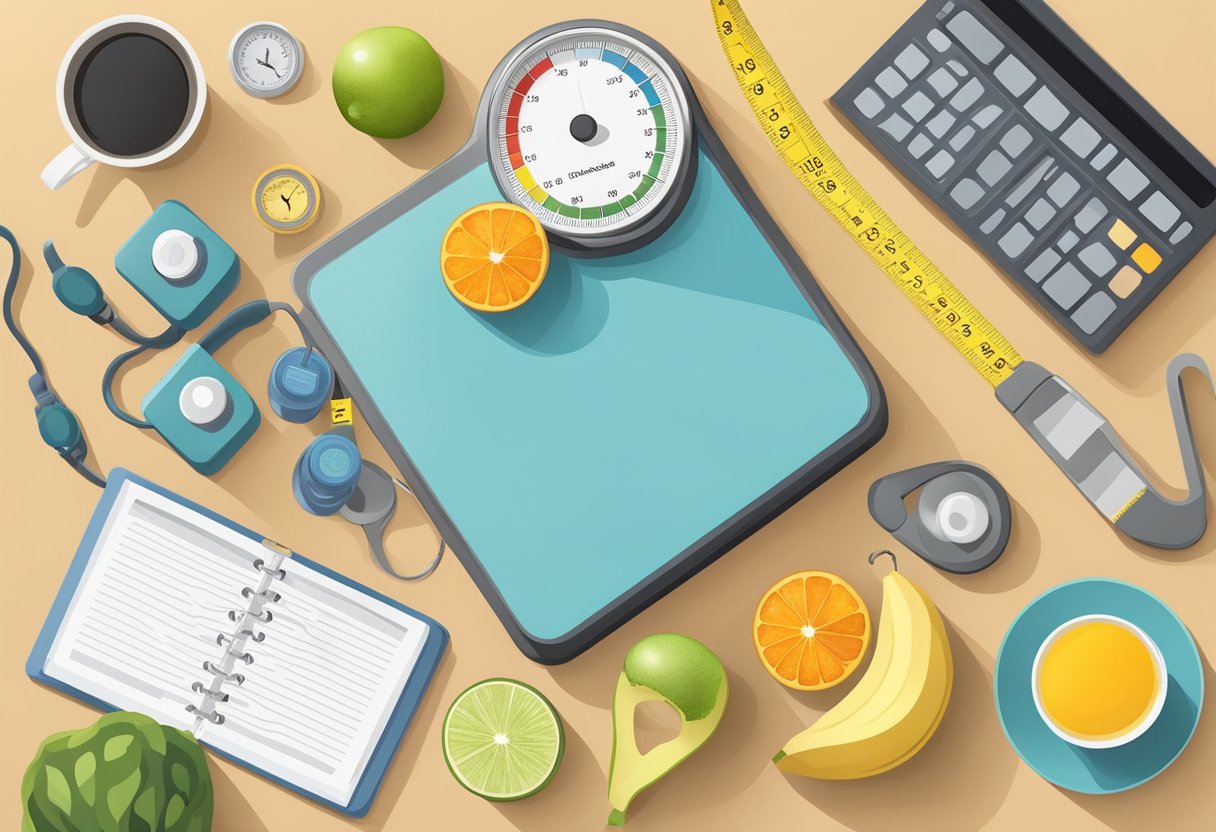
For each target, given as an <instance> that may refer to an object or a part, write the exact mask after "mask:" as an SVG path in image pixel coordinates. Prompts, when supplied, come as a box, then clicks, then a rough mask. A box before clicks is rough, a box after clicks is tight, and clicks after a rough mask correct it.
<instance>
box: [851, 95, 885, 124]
mask: <svg viewBox="0 0 1216 832" xmlns="http://www.w3.org/2000/svg"><path fill="white" fill-rule="evenodd" d="M853 106H855V107H856V108H857V109H858V110H860V111H861V114H862V115H863V116H865V117H866V118H874V116H876V115H878V114H879V113H881V112H882V108H883V106H884V105H883V103H882V96H881V95H879V94H878V93H877V92H875V91H874V88H873V87H866V88H865V89H864V90H862V91H861V92H860V93H859V94H858V95H857V97H856V98H854V99H853Z"/></svg>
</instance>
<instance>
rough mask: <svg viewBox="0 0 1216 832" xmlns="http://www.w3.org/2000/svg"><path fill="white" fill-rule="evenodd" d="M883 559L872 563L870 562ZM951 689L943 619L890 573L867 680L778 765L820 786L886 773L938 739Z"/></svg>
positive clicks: (792, 743) (795, 741) (781, 755)
mask: <svg viewBox="0 0 1216 832" xmlns="http://www.w3.org/2000/svg"><path fill="white" fill-rule="evenodd" d="M883 553H884V554H891V553H890V552H885V551H884V552H883ZM878 554H879V553H875V554H874V555H871V556H870V562H871V563H873V562H874V558H875V557H876V556H877V555H878ZM891 559H892V560H894V559H895V556H894V555H891ZM953 683H954V661H953V658H952V657H951V654H950V642H949V640H948V638H947V636H946V629H945V624H944V623H943V621H942V617H941V614H940V613H939V612H938V611H937V607H936V606H934V604H933V602H932V601H931V600H929V598H928V596H927V595H925V594H924V592H922V591H921V590H920V588H919V587H917V586H916V585H915V584H913V583H912V582H911V581H909V580H908V579H907V578H905V577H904V576H903V575H901V574H899V572H898V571H896V570H894V569H893V570H892V571H891V572H890V573H888V574H887V576H886V577H885V578H883V599H882V611H881V617H880V619H879V624H878V641H877V644H876V645H875V648H874V657H873V658H872V659H871V661H870V666H869V668H867V670H866V674H865V676H863V677H862V678H861V680H860V681H859V682H858V683H857V685H856V686H855V687H854V688H853V690H852V691H850V692H849V694H848V695H847V696H846V697H845V698H844V699H842V700H840V702H839V703H838V704H837V705H836V707H835V708H833V709H832V710H830V711H828V712H827V713H826V714H824V715H823V716H822V717H820V718H819V719H818V720H817V721H816V722H815V723H814V724H813V725H811V727H809V728H807V729H806V730H805V731H802V732H801V733H799V734H796V735H795V736H793V737H791V738H790V740H789V742H787V743H786V744H785V746H784V747H783V748H782V749H781V751H779V752H778V753H777V756H775V757H774V758H773V761H774V762H775V763H776V764H777V768H779V769H780V770H782V771H785V772H789V773H791V774H801V775H803V776H806V777H815V778H818V779H821V780H852V779H857V778H860V777H871V776H873V775H875V774H881V773H882V772H884V771H889V770H890V769H893V768H895V767H896V766H898V765H900V764H901V763H903V762H905V761H906V760H908V759H909V758H910V757H912V756H913V755H914V754H916V752H917V751H919V750H920V749H921V748H922V747H924V745H925V743H927V742H928V741H929V738H930V737H932V736H933V733H934V731H936V730H937V726H938V725H939V724H940V723H941V720H942V717H943V716H944V715H945V712H946V705H947V703H949V701H950V690H951V687H952V686H953Z"/></svg>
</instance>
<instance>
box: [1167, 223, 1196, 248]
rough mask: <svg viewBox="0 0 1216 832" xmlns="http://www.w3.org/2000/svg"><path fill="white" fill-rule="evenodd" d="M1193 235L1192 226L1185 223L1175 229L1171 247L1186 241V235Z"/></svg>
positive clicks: (1171, 238)
mask: <svg viewBox="0 0 1216 832" xmlns="http://www.w3.org/2000/svg"><path fill="white" fill-rule="evenodd" d="M1190 233H1191V224H1190V223H1189V222H1184V223H1183V224H1182V225H1180V226H1178V227H1177V228H1175V229H1174V233H1173V234H1171V235H1170V245H1174V246H1176V245H1178V244H1179V243H1181V242H1182V241H1183V240H1185V239H1186V235H1187V234H1190Z"/></svg>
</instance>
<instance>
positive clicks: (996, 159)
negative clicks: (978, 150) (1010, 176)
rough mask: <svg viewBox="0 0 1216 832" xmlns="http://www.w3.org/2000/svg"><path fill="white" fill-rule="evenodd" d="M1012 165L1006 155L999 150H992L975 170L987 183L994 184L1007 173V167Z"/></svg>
mask: <svg viewBox="0 0 1216 832" xmlns="http://www.w3.org/2000/svg"><path fill="white" fill-rule="evenodd" d="M1012 167H1013V162H1011V161H1009V157H1008V156H1006V155H1005V154H1004V153H1002V152H1001V151H999V150H993V151H992V152H990V153H989V154H988V155H987V156H985V157H984V161H982V162H980V164H979V167H977V168H976V169H975V172H976V173H978V174H979V175H980V179H983V180H984V181H985V182H987V183H988V184H989V185H995V184H996V183H997V182H1000V181H1001V178H1002V177H1003V176H1004V175H1005V174H1007V173H1009V169H1010V168H1012Z"/></svg>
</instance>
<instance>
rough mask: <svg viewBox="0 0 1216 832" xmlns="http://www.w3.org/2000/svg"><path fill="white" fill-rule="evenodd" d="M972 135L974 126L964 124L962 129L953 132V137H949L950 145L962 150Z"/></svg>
mask: <svg viewBox="0 0 1216 832" xmlns="http://www.w3.org/2000/svg"><path fill="white" fill-rule="evenodd" d="M974 135H975V128H974V127H972V126H971V125H970V124H964V125H963V127H962V129H961V130H959V131H958V132H957V133H955V134H954V136H953V138H951V139H950V147H952V148H954V149H955V150H962V149H963V148H964V147H966V146H967V142H969V141H971V138H972V137H973V136H974Z"/></svg>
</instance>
